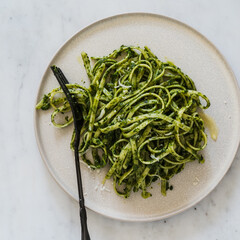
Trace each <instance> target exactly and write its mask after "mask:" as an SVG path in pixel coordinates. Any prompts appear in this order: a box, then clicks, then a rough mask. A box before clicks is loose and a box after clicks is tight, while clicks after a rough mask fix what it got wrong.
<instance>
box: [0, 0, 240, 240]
mask: <svg viewBox="0 0 240 240" xmlns="http://www.w3.org/2000/svg"><path fill="white" fill-rule="evenodd" d="M126 12H150V13H157V14H162V15H165V16H169V17H172V18H175V19H177V20H180V21H182V22H184V23H186V24H188V25H190V26H192V27H193V28H195V29H196V30H198V31H199V32H201V33H202V34H203V35H205V36H206V37H207V38H208V39H209V40H210V41H212V42H213V44H214V45H215V46H216V47H217V48H218V49H219V50H220V52H221V53H222V54H223V55H224V56H225V58H226V60H227V61H228V63H229V65H230V66H231V67H232V69H233V72H234V73H235V75H236V78H237V79H238V83H239V84H240V68H239V54H240V45H239V42H240V31H239V30H238V29H239V22H240V14H239V12H240V1H238V0H220V1H219V0H212V1H208V0H195V1H190V0H178V1H169V0H149V1H145V0H131V1H126V0H114V1H111V0H101V1H97V0H88V1H82V0H68V1H66V0H58V1H56V0H52V1H46V0H42V1H35V0H33V1H28V0H20V1H17V0H12V1H9V0H1V1H0V22H1V24H0V56H1V60H0V76H1V83H2V86H1V94H0V100H1V105H0V110H1V117H0V146H1V147H0V156H1V160H0V239H1V240H15V239H18V240H20V239H24V240H35V239H36V240H38V239H39V240H40V239H47V240H48V239H58V240H63V239H71V240H72V239H80V227H79V226H80V225H79V216H78V204H77V203H76V202H75V201H73V200H72V199H71V198H70V197H69V196H68V195H67V194H65V192H64V191H63V190H62V189H61V188H60V187H59V186H58V185H57V184H56V182H55V181H54V180H53V178H52V177H51V175H50V174H49V172H48V170H47V169H46V167H45V165H44V163H43V161H42V159H41V157H40V154H39V151H38V148H37V144H36V141H35V136H34V127H33V111H34V103H35V98H36V94H37V89H38V86H39V83H40V80H41V77H42V75H43V73H44V71H45V68H46V66H47V64H48V62H49V61H50V59H51V58H52V56H53V55H54V53H55V52H56V51H57V49H59V48H60V46H61V45H62V44H63V43H64V42H65V41H66V40H67V39H68V38H70V37H71V36H72V35H73V34H74V33H76V32H77V31H78V30H80V29H82V28H83V27H85V26H87V25H89V24H91V23H93V22H95V21H97V20H99V19H102V18H105V17H108V16H112V15H115V14H120V13H126ZM239 171H240V150H238V152H237V155H236V157H235V160H234V161H233V164H232V166H231V168H230V169H229V171H228V172H227V174H226V176H225V177H224V178H223V180H222V181H221V182H220V183H219V185H218V186H217V187H216V188H215V190H214V191H212V192H211V193H210V194H209V195H208V196H207V197H206V198H205V199H203V200H202V201H201V202H200V203H198V204H197V205H196V206H194V207H192V208H190V209H189V210H187V211H185V212H183V213H181V214H179V215H177V216H174V217H171V218H169V219H165V220H162V221H156V222H148V223H128V222H122V221H117V220H112V219H109V218H106V217H103V216H101V215H98V214H96V213H94V212H92V211H90V210H88V223H89V231H90V233H91V237H92V240H95V239H96V240H102V239H104V240H108V239H109V240H110V239H114V240H118V239H122V240H125V239H126V240H129V239H130V240H135V239H137V240H143V239H161V240H162V239H186V240H188V239H191V240H192V239H193V240H195V239H196V240H202V239H211V240H225V239H231V240H237V239H240V227H239V226H240V206H239V200H240V174H239Z"/></svg>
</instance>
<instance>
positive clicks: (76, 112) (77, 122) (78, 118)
mask: <svg viewBox="0 0 240 240" xmlns="http://www.w3.org/2000/svg"><path fill="white" fill-rule="evenodd" d="M51 70H52V72H53V73H54V75H55V77H56V79H57V81H58V82H59V84H60V86H61V88H62V90H63V92H64V93H65V95H66V98H67V100H68V102H69V104H70V107H71V110H72V115H73V122H74V128H75V140H74V155H75V167H76V174H77V186H78V196H79V207H80V210H79V212H80V222H81V233H82V234H81V235H82V240H90V236H89V233H88V227H87V212H86V208H85V204H84V196H83V188H82V177H81V170H80V162H79V153H78V146H79V143H80V131H81V128H82V125H83V116H82V111H81V108H80V106H79V105H78V104H77V102H76V99H75V98H74V96H73V95H71V93H70V92H69V90H68V88H67V86H66V84H69V82H68V80H67V79H66V77H65V76H64V74H63V72H62V71H61V69H60V68H59V67H57V66H55V65H54V66H51Z"/></svg>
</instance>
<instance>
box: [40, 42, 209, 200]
mask: <svg viewBox="0 0 240 240" xmlns="http://www.w3.org/2000/svg"><path fill="white" fill-rule="evenodd" d="M81 55H82V59H83V62H84V67H85V69H86V72H87V75H88V78H89V80H90V86H89V88H86V87H83V86H81V85H80V84H67V87H68V89H69V91H70V92H71V94H72V95H73V96H74V98H75V99H76V101H77V103H78V104H79V106H80V108H81V110H82V113H83V119H84V123H83V126H82V130H81V136H82V140H81V143H80V146H79V154H80V155H81V158H82V160H83V161H84V162H85V163H87V164H88V165H89V166H90V167H91V168H92V169H99V168H103V167H105V166H106V167H108V168H109V170H108V172H107V174H106V176H105V179H104V181H105V180H106V179H110V178H112V179H113V183H114V189H115V191H116V193H117V194H119V195H121V196H123V197H125V198H127V197H129V196H130V194H131V192H132V191H133V192H137V191H139V190H141V192H142V197H144V198H148V197H149V196H151V193H150V192H149V190H148V188H149V187H150V186H151V184H152V182H155V181H157V180H160V182H161V193H162V195H166V192H167V190H168V189H170V190H171V189H172V188H173V187H172V186H171V185H170V184H169V180H170V179H171V178H172V177H173V176H174V175H175V174H177V173H179V172H181V171H182V170H183V169H184V167H185V165H186V164H187V163H188V162H192V161H195V160H197V161H198V162H199V163H203V162H204V158H203V156H202V155H201V153H200V151H201V150H203V149H204V148H205V147H206V145H207V136H206V133H205V132H204V122H203V119H202V118H201V116H200V115H199V113H198V109H199V108H201V109H206V108H208V107H209V106H210V102H209V99H208V98H207V97H206V96H205V95H204V94H202V93H201V92H199V91H197V89H196V87H195V84H194V82H193V80H192V79H191V78H190V77H189V76H188V75H186V74H184V73H183V72H182V71H181V69H180V68H179V67H177V66H175V65H174V64H173V63H171V62H162V61H161V60H159V59H158V58H157V57H156V56H155V54H154V53H153V52H152V51H151V50H150V49H149V48H148V47H144V48H140V47H135V46H121V47H120V48H119V49H117V50H114V51H113V52H112V53H110V54H109V55H108V56H104V57H93V58H92V60H93V62H94V64H93V66H92V64H91V63H90V59H89V57H88V55H87V54H86V53H85V52H83V53H82V54H81ZM202 102H205V103H204V105H203V104H202ZM36 108H37V109H43V110H47V109H49V108H52V109H53V112H52V114H51V121H52V123H53V125H55V126H56V127H59V128H62V127H67V126H68V125H70V124H71V123H72V122H73V118H72V116H70V115H69V113H71V108H70V105H69V103H68V101H67V100H66V97H65V95H64V94H63V91H62V89H61V88H55V89H53V90H52V91H51V92H50V93H48V94H46V95H44V96H43V98H42V99H41V100H40V102H39V103H38V104H37V106H36ZM59 115H60V116H64V118H63V120H64V121H63V122H59V121H57V120H56V119H57V118H58V116H59ZM74 137H75V136H74V132H73V135H72V141H71V144H70V146H71V148H73V142H74ZM89 153H90V155H92V158H91V157H89V156H88V155H89ZM176 187H177V186H176Z"/></svg>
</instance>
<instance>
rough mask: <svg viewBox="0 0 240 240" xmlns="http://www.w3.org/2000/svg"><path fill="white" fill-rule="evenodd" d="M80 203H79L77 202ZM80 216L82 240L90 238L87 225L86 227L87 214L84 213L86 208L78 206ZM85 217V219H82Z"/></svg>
mask: <svg viewBox="0 0 240 240" xmlns="http://www.w3.org/2000/svg"><path fill="white" fill-rule="evenodd" d="M79 205H80V203H79ZM80 218H81V236H82V240H90V236H89V233H88V227H87V224H86V223H87V221H86V218H87V214H86V209H85V207H84V208H81V207H80ZM84 219H85V220H84Z"/></svg>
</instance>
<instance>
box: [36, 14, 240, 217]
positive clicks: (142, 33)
mask: <svg viewBox="0 0 240 240" xmlns="http://www.w3.org/2000/svg"><path fill="white" fill-rule="evenodd" d="M122 44H124V45H139V46H141V47H144V46H145V45H147V46H148V47H149V48H150V49H151V50H152V51H153V52H154V53H155V54H156V55H157V56H158V58H159V59H161V60H163V61H166V59H167V60H169V61H172V62H174V63H175V64H176V65H177V66H179V67H180V68H181V69H182V71H183V72H184V73H186V74H188V75H189V76H190V77H191V78H192V79H193V80H194V82H195V83H196V86H197V89H198V90H199V91H201V92H203V93H204V94H206V95H207V96H208V97H209V99H210V101H211V107H210V108H209V109H208V110H207V111H206V113H207V114H208V115H210V116H211V117H212V118H213V119H214V120H215V122H216V124H217V126H218V128H219V135H218V139H217V141H216V142H215V141H213V140H212V139H211V138H210V134H209V133H208V132H207V134H208V136H209V137H208V145H207V147H206V149H205V150H204V152H203V154H204V156H205V159H206V161H205V163H204V164H199V163H198V162H197V161H195V162H193V163H189V164H187V165H186V167H185V169H184V171H182V172H181V173H179V174H177V175H176V176H174V177H173V178H172V179H171V181H170V183H171V184H172V185H173V187H174V189H173V190H172V191H168V193H167V196H166V197H164V196H162V195H161V192H160V186H159V183H157V182H155V183H154V184H153V188H152V189H151V190H150V191H151V193H152V195H153V196H152V197H150V198H148V199H143V198H142V197H141V194H140V192H138V193H134V194H131V196H130V198H128V199H123V198H122V197H119V196H118V195H116V194H115V192H114V190H113V186H112V180H108V181H107V182H106V184H105V185H104V186H102V184H101V182H102V180H103V178H104V175H105V173H106V171H107V169H106V168H105V169H102V170H100V171H92V170H90V169H89V168H88V167H87V166H86V165H85V164H83V163H81V170H82V175H83V176H82V177H83V185H84V186H83V187H84V195H85V203H86V206H87V207H88V208H89V209H92V210H93V211H95V212H98V213H100V214H103V215H105V216H108V217H112V218H115V219H121V220H127V221H153V220H159V219H163V218H166V217H170V216H172V215H174V214H177V213H180V212H182V211H183V210H186V209H188V208H190V207H191V206H193V205H195V204H196V203H197V202H199V201H200V200H201V199H203V198H204V197H205V196H207V195H208V194H209V193H210V192H211V191H212V190H213V189H214V187H216V185H217V184H218V183H219V182H220V180H221V179H222V177H223V176H224V175H225V173H226V172H227V170H228V169H229V167H230V165H231V163H232V161H233V159H234V156H235V153H236V151H237V147H238V144H239V137H240V125H239V122H240V114H239V109H240V100H239V99H240V97H239V89H238V86H237V82H236V80H235V78H234V75H233V73H232V71H231V70H230V68H229V66H228V65H227V63H226V61H225V60H224V58H223V57H222V55H221V54H220V53H219V51H218V50H217V49H216V48H215V47H214V46H213V44H211V43H210V42H209V41H208V40H207V39H206V38H205V37H203V36H202V35H201V34H199V33H198V32H197V31H195V30H194V29H192V28H190V27H189V26H187V25H185V24H183V23H181V22H178V21H176V20H173V19H170V18H167V17H164V16H159V15H154V14H146V13H132V14H123V15H117V16H113V17H110V18H107V19H104V20H101V21H98V22H96V23H94V24H92V25H90V26H88V27H86V28H84V29H83V30H81V31H80V32H78V33H77V34H76V35H74V36H73V37H72V38H71V39H70V40H69V41H67V42H66V43H65V44H64V45H63V46H62V47H61V49H60V50H59V51H58V52H57V54H56V55H55V56H54V58H53V59H52V61H51V62H50V64H49V65H52V64H55V65H57V66H59V67H60V68H62V70H63V72H64V73H65V74H66V76H67V78H68V79H69V81H70V82H72V83H74V82H77V83H80V84H83V85H85V86H88V85H89V82H88V79H87V75H86V73H85V70H84V67H83V62H82V61H81V60H80V55H81V51H85V52H87V53H88V55H89V56H105V55H107V54H108V53H110V52H112V51H113V50H114V49H116V48H119V47H120V46H121V45H122ZM57 86H58V84H57V81H56V79H55V78H54V76H53V74H52V73H51V72H50V70H49V67H48V68H47V70H46V72H45V74H44V76H43V79H42V81H41V84H40V87H39V92H38V95H37V101H38V100H39V99H40V98H41V97H42V96H43V94H44V93H47V92H49V91H50V90H52V89H53V88H55V87H57ZM72 130H73V126H69V127H67V128H65V129H57V128H55V127H54V126H53V125H52V124H51V121H50V111H49V112H46V111H35V133H36V139H37V143H38V147H39V150H40V153H41V156H42V158H43V160H44V162H45V163H46V165H47V168H48V169H49V171H50V173H51V174H52V176H53V177H54V178H55V179H56V181H57V182H58V183H59V185H60V186H61V187H62V188H63V189H64V190H65V191H66V192H67V193H68V194H69V195H70V196H71V197H73V198H74V199H76V200H77V199H78V195H77V183H76V176H75V166H74V155H73V152H72V151H71V150H70V148H69V143H70V139H71V134H72Z"/></svg>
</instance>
